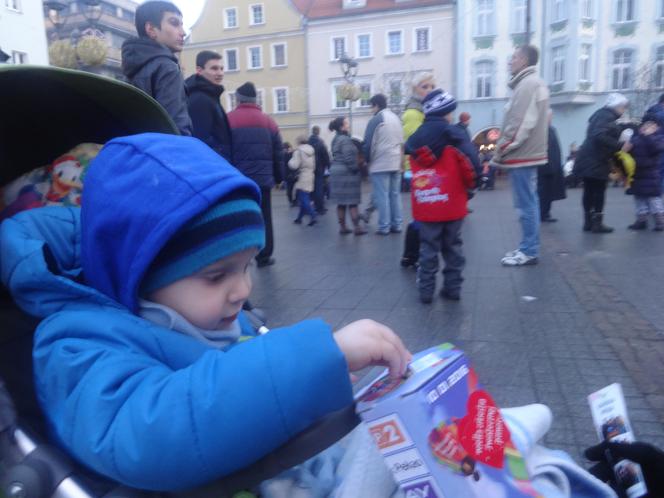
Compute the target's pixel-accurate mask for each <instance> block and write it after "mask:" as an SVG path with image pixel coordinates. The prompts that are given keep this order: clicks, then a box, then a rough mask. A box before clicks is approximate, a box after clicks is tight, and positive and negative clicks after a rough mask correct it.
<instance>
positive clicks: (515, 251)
mask: <svg viewBox="0 0 664 498" xmlns="http://www.w3.org/2000/svg"><path fill="white" fill-rule="evenodd" d="M518 252H519V250H518V249H514V250H513V251H507V252H506V253H505V257H506V258H513V257H514V256H516V254H517V253H518Z"/></svg>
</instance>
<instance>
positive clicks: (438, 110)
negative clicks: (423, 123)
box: [422, 88, 457, 116]
mask: <svg viewBox="0 0 664 498" xmlns="http://www.w3.org/2000/svg"><path fill="white" fill-rule="evenodd" d="M456 107H457V101H456V100H455V98H454V97H453V96H452V95H451V94H449V93H447V92H445V91H443V90H441V89H440V88H437V89H436V90H433V91H431V92H429V94H428V95H427V96H426V97H424V100H422V110H423V111H424V114H425V115H426V116H429V115H433V116H445V115H446V114H449V113H450V112H452V111H454V109H456Z"/></svg>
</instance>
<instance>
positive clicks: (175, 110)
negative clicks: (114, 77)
mask: <svg viewBox="0 0 664 498" xmlns="http://www.w3.org/2000/svg"><path fill="white" fill-rule="evenodd" d="M122 72H123V73H124V75H125V76H126V77H127V80H128V81H129V83H131V84H132V85H134V86H135V87H137V88H140V89H141V90H143V91H144V92H145V93H147V94H148V95H150V96H151V97H152V98H153V99H155V100H156V101H157V102H159V103H160V104H161V106H162V107H163V108H164V109H166V112H167V113H168V115H169V116H170V117H171V118H172V119H173V121H174V122H175V124H176V126H177V127H178V129H179V130H180V133H181V134H182V135H189V136H191V134H192V126H191V119H190V118H189V112H188V110H187V92H186V90H185V86H184V80H183V79H182V72H181V71H180V65H179V64H178V60H177V58H176V57H175V55H173V52H171V50H170V49H169V48H167V47H165V46H164V45H162V44H161V43H157V42H155V41H153V40H150V39H149V38H129V39H128V40H125V42H124V43H123V44H122Z"/></svg>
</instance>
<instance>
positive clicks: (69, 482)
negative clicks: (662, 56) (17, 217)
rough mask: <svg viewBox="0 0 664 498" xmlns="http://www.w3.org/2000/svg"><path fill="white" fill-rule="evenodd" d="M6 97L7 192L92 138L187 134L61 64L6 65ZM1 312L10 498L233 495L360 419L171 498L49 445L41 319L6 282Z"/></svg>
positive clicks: (309, 434) (4, 453)
mask: <svg viewBox="0 0 664 498" xmlns="http://www.w3.org/2000/svg"><path fill="white" fill-rule="evenodd" d="M0 93H2V95H3V96H4V102H3V119H2V120H0V136H2V140H1V141H0V187H4V186H6V185H7V184H9V183H10V182H12V180H15V179H16V178H18V177H20V176H21V175H24V174H25V173H27V172H29V171H31V170H32V169H33V168H35V167H36V166H40V165H43V164H48V163H49V162H50V161H53V159H55V157H57V156H58V155H60V154H62V153H64V152H65V151H67V150H69V149H71V148H72V147H74V146H77V145H78V144H81V143H84V142H90V143H97V144H104V143H105V142H107V141H108V140H110V139H112V138H114V137H117V136H123V135H131V134H136V133H144V132H159V133H171V134H177V133H178V131H177V128H176V126H175V124H174V123H173V121H172V120H171V118H170V117H169V116H168V114H167V113H166V111H165V110H164V109H163V108H162V107H161V106H159V104H158V103H157V102H156V101H155V100H153V99H152V98H151V97H149V96H148V95H146V94H145V93H143V92H141V91H140V90H137V89H135V88H134V87H132V86H130V85H127V84H125V83H122V82H119V81H115V80H111V79H108V78H105V77H101V76H97V75H94V74H90V73H84V72H80V71H72V70H65V69H59V68H53V67H37V66H32V67H31V66H7V67H1V68H0ZM5 117H8V118H5ZM0 257H2V255H1V254H0ZM0 316H2V321H3V326H2V330H1V331H0V497H3V498H4V496H6V497H7V498H10V497H12V498H13V497H16V498H18V497H21V498H33V497H35V498H38V497H57V498H98V497H115V498H123V497H124V498H130V497H154V496H193V497H207V496H210V497H212V496H214V497H215V498H216V497H224V496H230V495H232V494H233V493H234V492H236V491H238V490H243V489H249V488H252V487H254V486H256V485H257V484H258V483H260V482H262V481H264V480H266V479H269V478H271V477H274V476H276V475H277V474H279V473H280V472H282V471H284V470H286V469H288V468H291V467H293V466H295V465H297V464H299V463H301V462H303V461H305V460H307V459H308V458H310V457H312V456H313V455H316V454H317V453H319V452H320V451H322V450H324V449H325V448H327V447H328V446H330V445H331V444H332V443H334V442H336V441H337V440H339V439H340V438H341V437H343V436H344V435H345V434H347V433H348V432H350V430H352V429H353V428H354V427H355V426H356V425H357V423H358V418H357V416H356V415H355V411H354V407H350V408H348V409H344V410H341V411H339V412H337V413H334V414H331V415H329V416H327V417H325V418H324V419H322V420H320V421H318V422H317V423H316V424H314V425H313V426H312V427H310V428H309V429H307V430H305V431H304V432H302V433H300V434H299V435H298V436H296V437H295V438H293V439H292V440H290V441H288V442H287V443H285V444H284V445H283V446H282V447H280V448H278V449H277V450H275V451H274V452H273V453H271V454H269V455H267V456H265V457H263V458H262V459H261V460H259V461H258V462H256V463H254V464H252V465H251V466H250V467H248V468H246V469H242V470H240V471H238V472H236V473H235V474H233V475H230V476H226V477H223V478H222V479H220V480H219V481H216V482H213V483H210V484H209V485H207V486H203V487H200V488H197V489H193V490H186V491H183V492H179V493H168V494H166V493H151V492H145V491H141V490H136V489H129V488H127V487H124V486H121V485H120V484H118V483H115V482H111V481H109V480H108V479H106V478H104V477H102V476H100V475H97V474H95V473H93V472H91V471H90V470H89V469H86V468H85V467H84V466H83V465H81V464H79V463H78V462H75V461H73V460H72V459H71V458H70V457H69V456H67V455H66V454H65V453H64V452H63V451H62V450H61V449H59V448H58V447H56V446H53V445H50V444H48V439H47V436H46V434H47V431H46V424H45V421H44V417H43V414H42V413H41V410H40V407H39V404H38V402H37V399H36V395H35V390H34V386H33V382H32V343H33V337H32V335H33V332H34V330H35V328H36V327H37V325H38V323H39V322H40V319H37V318H35V317H32V316H29V315H28V314H26V313H25V312H23V311H22V310H20V309H19V308H18V307H17V306H16V304H15V303H14V302H13V300H12V297H11V295H10V294H9V292H8V290H7V289H5V288H4V286H0ZM248 317H249V320H250V321H251V322H252V323H253V325H254V326H255V328H256V329H257V330H259V329H260V330H259V331H260V332H261V333H262V332H264V331H265V330H266V328H265V320H264V319H263V318H262V316H261V314H260V313H259V312H258V311H257V310H248ZM3 493H4V494H3Z"/></svg>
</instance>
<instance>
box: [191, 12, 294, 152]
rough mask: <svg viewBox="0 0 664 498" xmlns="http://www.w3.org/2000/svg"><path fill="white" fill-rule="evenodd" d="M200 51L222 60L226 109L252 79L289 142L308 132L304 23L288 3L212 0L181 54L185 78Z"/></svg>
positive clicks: (265, 108)
mask: <svg viewBox="0 0 664 498" xmlns="http://www.w3.org/2000/svg"><path fill="white" fill-rule="evenodd" d="M201 50H214V51H216V52H219V53H220V54H221V55H222V56H223V61H224V67H225V69H224V71H225V75H224V81H223V85H224V87H225V92H224V94H223V95H222V97H221V103H222V105H223V106H224V108H225V109H226V111H230V110H232V109H233V108H234V107H235V89H236V88H238V87H239V86H240V85H242V84H243V83H245V82H246V81H251V82H252V83H254V85H255V86H256V90H257V92H258V104H259V105H261V107H262V108H263V111H265V112H266V113H268V114H270V115H271V116H272V117H273V118H274V119H275V121H276V122H277V124H278V125H279V128H280V130H281V134H282V137H283V139H284V140H285V141H289V142H291V143H293V141H294V139H295V137H296V136H297V135H299V134H303V133H307V91H306V88H307V84H306V68H305V61H306V54H305V31H304V23H303V16H302V15H301V14H300V12H299V11H298V10H297V9H295V7H294V6H293V5H292V4H291V3H290V1H289V0H207V1H206V2H205V6H204V7H203V11H202V13H201V15H200V17H199V19H198V21H197V22H196V23H195V24H194V26H193V27H192V29H191V34H190V35H189V38H188V42H187V44H186V45H185V48H184V51H183V52H182V59H181V62H182V67H183V70H184V73H185V76H189V75H191V74H193V73H194V71H195V69H196V62H195V61H196V54H198V52H200V51H201Z"/></svg>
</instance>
